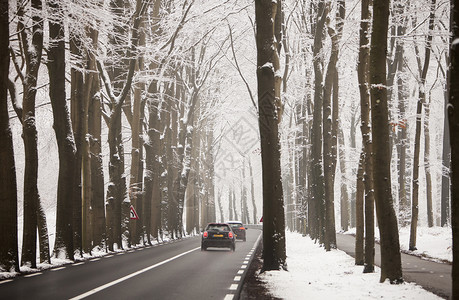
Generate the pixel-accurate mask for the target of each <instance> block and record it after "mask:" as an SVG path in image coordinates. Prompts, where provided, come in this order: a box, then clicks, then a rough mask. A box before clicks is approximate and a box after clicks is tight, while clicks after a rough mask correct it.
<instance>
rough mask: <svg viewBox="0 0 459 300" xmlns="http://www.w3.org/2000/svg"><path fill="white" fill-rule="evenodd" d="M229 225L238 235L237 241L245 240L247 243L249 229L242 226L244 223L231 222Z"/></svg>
mask: <svg viewBox="0 0 459 300" xmlns="http://www.w3.org/2000/svg"><path fill="white" fill-rule="evenodd" d="M227 223H228V224H229V226H231V229H233V232H234V233H235V234H236V239H238V240H243V241H244V242H245V241H246V234H245V231H246V230H247V228H246V227H245V226H244V225H243V224H242V222H239V221H229V222H227Z"/></svg>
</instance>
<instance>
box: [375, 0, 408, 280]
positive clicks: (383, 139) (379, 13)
mask: <svg viewBox="0 0 459 300" xmlns="http://www.w3.org/2000/svg"><path fill="white" fill-rule="evenodd" d="M373 5H374V6H373V8H374V9H373V12H374V17H373V31H372V33H371V48H370V84H371V86H370V95H371V113H372V118H371V128H372V140H373V147H374V148H373V149H377V151H375V152H374V155H373V165H375V166H378V168H376V169H375V170H374V171H375V172H374V175H373V176H374V182H375V185H374V187H375V188H374V190H375V203H376V215H377V218H378V225H379V232H380V244H381V278H380V281H381V282H384V281H385V280H386V279H389V280H390V282H392V283H399V282H403V278H402V266H401V256H400V242H399V236H398V228H397V217H396V215H395V211H394V207H393V199H392V191H391V180H390V178H391V173H390V158H391V157H390V153H391V151H390V141H389V120H388V116H389V113H388V103H387V101H388V98H387V86H386V50H387V31H388V20H389V0H381V1H375V2H374V3H373Z"/></svg>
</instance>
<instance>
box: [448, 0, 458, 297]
mask: <svg viewBox="0 0 459 300" xmlns="http://www.w3.org/2000/svg"><path fill="white" fill-rule="evenodd" d="M451 32H452V37H451V41H450V42H451V44H450V60H451V65H450V76H449V80H448V81H449V87H450V90H449V97H448V100H449V101H448V105H447V113H448V122H449V132H450V136H449V138H450V141H451V227H452V231H453V269H452V274H451V275H452V276H451V277H452V281H453V289H452V299H457V298H458V297H459V136H458V134H457V133H458V132H459V111H458V107H459V85H458V84H456V83H457V82H458V81H459V44H458V43H457V42H455V41H457V39H459V5H458V1H451Z"/></svg>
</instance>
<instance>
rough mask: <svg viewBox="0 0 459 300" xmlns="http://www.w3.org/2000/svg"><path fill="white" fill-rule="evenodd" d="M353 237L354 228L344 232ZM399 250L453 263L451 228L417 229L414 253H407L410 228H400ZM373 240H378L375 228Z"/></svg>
mask: <svg viewBox="0 0 459 300" xmlns="http://www.w3.org/2000/svg"><path fill="white" fill-rule="evenodd" d="M345 234H353V235H355V228H352V229H350V230H349V231H347V232H345ZM398 234H399V239H400V249H401V250H402V251H403V252H405V253H411V254H414V255H417V256H421V255H422V256H424V257H426V258H429V259H431V260H434V261H435V260H443V261H449V262H452V261H453V247H452V245H453V233H452V230H451V227H449V226H447V227H431V228H429V227H418V229H417V235H416V248H418V250H416V251H409V250H408V249H409V243H410V227H409V226H406V227H402V228H400V229H399V231H398ZM375 238H376V240H379V229H378V228H375Z"/></svg>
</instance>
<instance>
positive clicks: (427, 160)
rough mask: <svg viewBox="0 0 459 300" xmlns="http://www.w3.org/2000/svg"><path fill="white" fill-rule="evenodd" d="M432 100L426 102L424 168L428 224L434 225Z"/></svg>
mask: <svg viewBox="0 0 459 300" xmlns="http://www.w3.org/2000/svg"><path fill="white" fill-rule="evenodd" d="M429 119H430V100H429V103H426V107H425V116H424V168H425V172H426V194H427V225H428V226H429V227H433V223H434V221H433V208H432V174H431V172H430V130H429Z"/></svg>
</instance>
